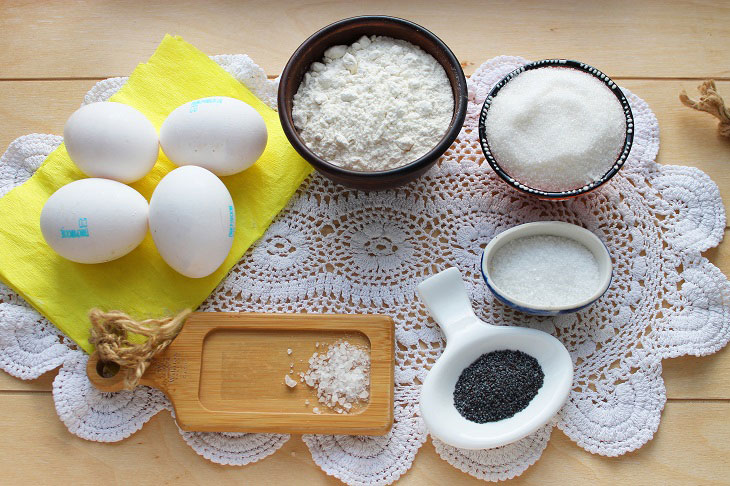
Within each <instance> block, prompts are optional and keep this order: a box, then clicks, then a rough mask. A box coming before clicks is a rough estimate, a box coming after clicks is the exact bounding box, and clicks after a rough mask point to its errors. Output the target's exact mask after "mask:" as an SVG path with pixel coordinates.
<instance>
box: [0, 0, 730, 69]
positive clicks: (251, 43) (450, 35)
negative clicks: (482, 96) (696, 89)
mask: <svg viewBox="0 0 730 486" xmlns="http://www.w3.org/2000/svg"><path fill="white" fill-rule="evenodd" d="M668 3H669V2H666V1H661V0H652V1H647V2H634V1H631V0H619V1H615V2H611V4H610V7H608V6H606V5H605V4H603V3H602V2H574V1H571V0H556V1H553V2H542V1H540V0H531V1H521V2H511V1H508V0H501V1H494V2H489V3H488V4H475V3H473V2H470V1H469V0H458V1H454V2H442V1H440V0H421V1H418V2H392V1H389V0H373V1H370V2H356V1H349V2H339V1H334V0H328V1H320V2H315V1H313V0H309V1H307V2H290V1H286V0H269V1H265V2H261V1H248V2H240V1H238V0H215V1H211V2H206V5H205V9H204V10H202V9H201V8H200V4H199V2H196V1H190V0H188V1H184V2H176V3H175V4H174V6H173V5H172V4H169V3H166V2H153V3H149V2H145V1H143V0H136V1H128V2H95V1H93V0H82V1H75V2H68V1H65V0H55V1H52V2H30V1H24V0H11V1H5V2H2V4H0V32H2V35H0V65H2V66H3V69H2V73H0V77H3V78H47V77H97V78H103V77H109V76H120V75H125V74H127V73H129V72H131V70H132V69H133V68H134V66H135V65H136V64H137V63H139V62H142V61H144V60H145V59H147V58H148V57H149V56H150V55H151V54H152V52H153V51H154V49H155V47H156V46H157V44H158V43H159V42H160V40H161V38H162V36H163V35H164V34H165V33H166V32H169V33H172V34H179V35H182V36H183V37H184V38H185V39H187V40H188V41H189V42H191V43H193V44H194V45H196V46H197V47H198V48H200V49H202V50H203V51H204V52H206V53H209V54H236V53H246V54H249V55H250V56H251V57H252V58H253V59H254V60H255V61H256V62H258V63H260V64H261V65H262V66H263V67H264V69H265V70H266V71H267V72H269V73H276V74H278V73H280V72H281V70H282V69H283V67H284V64H285V63H286V61H287V60H288V59H289V56H290V55H291V53H292V52H293V51H294V50H295V49H296V47H297V46H299V44H300V43H301V42H302V41H303V40H304V39H306V38H307V37H308V36H309V35H310V34H312V33H313V32H315V31H316V30H317V29H319V28H321V27H323V26H325V25H327V24H329V23H331V22H333V21H335V20H338V19H342V18H346V17H351V16H354V15H362V14H372V13H380V14H386V15H394V16H399V17H405V18H408V19H410V20H413V21H415V22H417V23H420V24H422V25H423V26H425V27H426V28H428V29H430V30H432V31H433V32H435V33H436V34H437V35H439V36H440V37H442V38H443V40H444V41H445V42H446V43H447V44H448V45H450V46H451V47H452V48H453V50H454V52H455V53H456V55H457V57H459V59H460V60H461V61H462V62H464V63H465V64H466V66H467V72H471V71H472V70H473V69H474V68H475V67H476V65H477V64H478V63H480V62H482V61H484V60H485V59H487V58H489V57H492V56H495V55H499V54H508V55H520V56H524V57H528V58H532V59H544V58H548V57H554V56H556V55H559V56H563V57H568V58H575V59H579V60H582V61H585V62H588V63H590V64H593V65H595V66H596V67H599V68H600V69H602V70H604V71H605V72H607V73H608V74H609V75H612V76H632V77H639V76H652V77H704V76H716V77H718V76H724V77H728V76H730V63H729V62H728V57H727V52H726V47H727V39H728V38H730V24H729V23H728V22H727V19H728V17H729V16H730V4H728V3H727V2H724V1H723V0H713V1H704V2H679V1H673V2H671V3H672V5H668Z"/></svg>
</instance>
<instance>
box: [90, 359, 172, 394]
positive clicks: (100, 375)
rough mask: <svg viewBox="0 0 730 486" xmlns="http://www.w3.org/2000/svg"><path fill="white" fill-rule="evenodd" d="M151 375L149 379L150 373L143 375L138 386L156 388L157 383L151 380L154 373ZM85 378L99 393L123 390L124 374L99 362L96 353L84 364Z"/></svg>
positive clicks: (110, 363) (114, 364)
mask: <svg viewBox="0 0 730 486" xmlns="http://www.w3.org/2000/svg"><path fill="white" fill-rule="evenodd" d="M153 362H154V359H153ZM148 370H149V368H148ZM152 375H153V377H152V378H151V377H150V373H145V374H144V375H143V376H142V379H141V380H139V385H147V386H155V387H156V386H157V383H155V382H154V379H153V378H154V373H153V374H152ZM86 376H88V377H89V381H90V382H91V384H92V385H94V386H95V387H96V389H97V390H99V391H102V392H118V391H122V390H124V373H122V370H121V368H120V367H119V365H118V364H116V363H113V362H109V361H106V362H105V361H101V360H100V359H99V353H97V352H94V354H92V355H91V356H89V361H88V363H86ZM158 388H159V387H158Z"/></svg>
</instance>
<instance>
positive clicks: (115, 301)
mask: <svg viewBox="0 0 730 486" xmlns="http://www.w3.org/2000/svg"><path fill="white" fill-rule="evenodd" d="M208 96H230V97H232V98H238V99H240V100H242V101H245V102H246V103H248V104H249V105H251V106H252V107H253V108H255V109H256V111H258V112H259V113H260V114H261V116H262V117H263V118H264V121H265V122H266V126H267V128H268V132H269V140H268V144H267V146H266V150H265V152H264V154H263V155H262V156H261V158H260V159H259V160H258V161H257V162H256V164H254V165H253V166H252V167H251V168H249V169H248V170H246V171H244V172H242V173H240V174H237V175H233V176H228V177H222V178H221V180H222V181H223V182H224V183H225V185H226V187H228V190H229V191H230V193H231V196H232V197H233V202H234V204H235V207H236V234H235V238H234V240H233V249H232V250H231V253H230V254H229V255H228V258H227V259H226V261H225V262H224V263H223V265H221V267H220V268H219V269H218V270H217V271H216V272H215V273H213V274H212V275H210V276H208V277H205V278H202V279H191V278H187V277H184V276H182V275H180V274H178V273H177V272H175V271H174V270H173V269H172V268H170V267H169V266H168V265H167V264H166V263H165V262H164V261H163V260H162V258H161V257H160V255H159V253H158V252H157V250H156V248H155V245H154V243H153V241H152V237H151V236H150V235H149V233H148V234H147V237H146V238H145V240H144V241H143V242H142V244H141V245H140V246H139V247H138V248H137V249H136V250H134V251H133V252H131V253H130V254H128V255H126V256H124V257H122V258H120V259H119V260H115V261H112V262H108V263H100V264H96V265H84V264H81V263H73V262H70V261H68V260H65V259H64V258H62V257H60V256H59V255H57V254H56V253H55V252H54V251H53V250H52V249H51V248H50V247H49V246H48V245H47V244H46V242H45V240H44V239H43V236H42V234H41V231H40V224H39V219H40V213H41V209H42V208H43V204H44V203H45V202H46V200H47V199H48V198H49V197H50V195H51V194H53V193H54V192H55V191H56V190H57V189H58V188H60V187H61V186H63V185H65V184H68V183H69V182H72V181H75V180H77V179H83V178H84V177H85V176H84V174H83V173H81V172H80V171H79V170H78V169H77V168H76V166H75V165H74V164H73V163H72V162H71V159H70V158H69V156H68V153H67V152H66V148H65V147H64V146H63V145H61V146H60V147H58V149H56V150H55V151H54V152H53V153H51V154H50V155H49V156H48V158H47V159H46V161H45V162H44V163H43V165H42V166H41V167H40V168H39V169H38V170H37V171H36V173H35V174H34V175H33V177H31V178H30V179H29V180H28V181H27V182H26V183H25V184H23V185H21V186H19V187H17V188H15V189H13V190H12V191H10V192H9V193H8V194H7V195H6V196H5V197H3V198H0V279H2V281H3V282H5V283H6V284H7V285H8V286H10V287H11V288H12V289H14V290H15V291H16V292H18V293H19V294H20V295H21V296H22V297H23V298H24V299H25V300H26V301H28V302H29V303H30V304H31V305H33V307H35V308H36V309H37V310H38V311H39V312H40V313H41V314H43V315H44V316H46V317H47V318H48V319H49V320H50V321H51V322H52V323H53V324H55V325H56V326H57V327H58V328H59V329H61V330H62V331H63V332H65V333H66V334H67V335H68V336H69V337H70V338H71V339H73V340H74V341H76V343H78V344H79V345H80V346H81V347H82V348H83V349H84V350H86V351H87V352H91V351H92V350H93V347H92V346H91V345H90V344H89V341H88V337H89V320H88V317H87V313H88V311H89V309H91V308H92V307H100V308H101V309H103V310H112V309H119V310H122V311H125V312H127V313H129V314H130V315H131V316H132V317H134V318H137V319H143V318H151V317H161V316H165V315H169V314H172V313H176V312H178V311H181V310H182V309H184V308H186V307H192V308H196V307H198V306H199V305H200V303H201V302H202V301H203V300H205V298H206V297H207V296H208V295H209V294H210V293H211V292H212V291H213V290H214V289H215V287H216V286H217V285H218V283H220V281H221V280H222V279H223V278H224V277H225V275H226V274H227V273H228V271H229V270H230V269H231V267H232V266H233V265H234V264H235V263H236V262H238V260H239V259H240V258H241V257H242V256H243V254H244V252H245V251H246V250H247V249H248V247H249V246H251V244H252V243H253V242H254V241H255V240H256V239H258V238H259V237H260V236H261V235H262V234H263V232H264V231H265V230H266V228H267V227H268V226H269V224H270V223H271V221H272V219H273V218H274V217H275V216H276V214H277V213H278V212H279V211H280V210H281V209H282V208H283V207H284V205H286V203H287V201H289V198H290V197H291V196H292V195H293V194H294V192H295V191H296V189H297V187H299V185H300V184H301V182H302V181H303V180H304V179H305V178H306V176H307V175H308V174H309V173H310V171H311V167H310V166H309V164H307V162H306V161H304V159H302V158H301V157H300V156H299V155H298V154H297V153H296V152H295V151H294V149H293V148H292V147H291V145H290V144H289V142H288V140H287V139H286V136H285V135H284V132H283V131H282V129H281V125H280V123H279V117H278V115H277V113H276V112H275V111H274V110H272V109H271V108H269V107H268V106H266V105H265V104H264V103H263V102H261V100H259V99H258V98H256V97H255V96H254V95H253V94H252V93H251V92H250V91H249V90H248V89H247V88H246V87H245V86H244V85H242V84H241V83H239V82H238V81H236V79H234V78H233V77H232V76H231V75H229V74H228V73H226V72H225V71H224V70H223V69H222V68H221V67H220V66H218V65H217V64H216V63H215V62H213V61H212V60H210V58H208V56H206V55H205V54H204V53H202V52H201V51H199V50H197V49H196V48H195V47H193V46H192V45H190V44H188V43H187V42H185V41H183V40H182V39H181V38H180V37H171V36H166V37H165V39H164V40H163V41H162V43H161V44H160V46H159V47H158V49H157V51H156V52H155V53H154V55H153V56H152V57H151V58H150V60H149V62H147V63H146V64H140V65H139V66H138V67H137V68H136V69H135V70H134V72H133V73H132V76H131V77H130V78H129V81H128V82H127V83H126V84H125V85H124V87H122V89H121V90H120V91H119V92H118V93H116V94H115V95H114V96H112V98H111V101H116V102H120V103H126V104H128V105H131V106H133V107H135V108H137V109H138V110H139V111H141V112H142V113H144V115H145V116H146V117H147V118H149V120H150V121H151V122H152V124H153V125H155V127H156V128H157V129H158V130H159V128H160V125H161V124H162V122H163V121H164V120H165V118H166V117H167V115H168V114H169V113H170V112H171V111H172V110H174V109H175V108H177V107H178V106H180V105H182V104H183V103H187V102H189V101H192V100H194V99H198V98H205V97H208ZM69 115H70V113H69ZM174 168H175V165H173V164H172V163H171V162H170V161H169V160H168V159H167V158H166V157H165V156H164V154H163V153H162V152H161V151H160V155H159V158H158V159H157V164H156V165H155V167H154V168H153V170H152V171H151V172H150V173H149V174H148V175H147V176H145V177H144V178H143V179H142V180H140V181H138V182H136V183H134V184H131V186H132V187H133V188H135V189H136V190H138V191H139V192H140V193H141V194H142V195H143V196H144V197H145V198H146V199H147V200H148V201H149V199H150V196H151V195H152V191H153V190H154V189H155V186H156V185H157V183H158V182H159V181H160V179H162V177H163V176H164V175H165V174H167V173H168V172H169V171H170V170H172V169H174Z"/></svg>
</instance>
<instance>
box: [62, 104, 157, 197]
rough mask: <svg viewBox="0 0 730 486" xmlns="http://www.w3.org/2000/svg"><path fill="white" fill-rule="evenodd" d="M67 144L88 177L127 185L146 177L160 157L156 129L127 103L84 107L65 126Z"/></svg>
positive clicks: (72, 155)
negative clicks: (101, 178) (111, 180)
mask: <svg viewBox="0 0 730 486" xmlns="http://www.w3.org/2000/svg"><path fill="white" fill-rule="evenodd" d="M63 141H64V143H65V144H66V150H67V151H68V155H69V156H70V157H71V160H72V161H73V162H74V164H76V165H77V166H78V168H79V169H81V171H82V172H83V173H84V174H86V175H88V176H90V177H103V178H105V179H114V180H115V181H119V182H125V183H130V182H134V181H136V180H139V179H141V178H142V177H144V176H145V175H146V174H147V173H148V172H149V171H150V170H152V167H153V166H154V165H155V162H156V161H157V156H158V154H159V143H158V139H157V131H156V130H155V127H154V126H153V125H152V123H151V122H150V121H149V120H148V119H147V118H146V117H145V116H144V115H143V114H142V113H140V112H139V111H138V110H136V109H134V108H132V107H131V106H129V105H125V104H123V103H113V102H101V103H91V104H89V105H85V106H82V107H81V108H79V109H78V110H76V111H75V112H74V113H73V115H71V117H70V118H69V119H68V121H67V122H66V125H65V126H64V127H63Z"/></svg>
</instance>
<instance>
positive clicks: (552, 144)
mask: <svg viewBox="0 0 730 486" xmlns="http://www.w3.org/2000/svg"><path fill="white" fill-rule="evenodd" d="M485 129H486V135H487V142H488V143H489V148H490V150H491V152H492V154H493V156H494V158H495V159H496V161H497V163H498V164H499V166H500V167H501V168H502V169H503V170H504V171H505V172H506V173H507V174H509V175H510V176H511V177H513V178H515V179H516V180H517V181H519V182H521V183H523V184H525V185H527V186H529V187H532V188H534V189H539V190H543V191H567V190H572V189H577V188H580V187H582V186H584V185H585V184H588V183H591V182H593V181H595V180H598V179H600V178H601V177H602V176H603V175H604V174H605V173H606V172H608V170H609V169H610V168H611V166H612V165H613V164H614V163H615V162H616V159H617V158H618V156H619V154H620V153H621V150H622V148H623V144H624V141H625V138H626V116H625V114H624V111H623V108H622V106H621V103H620V102H619V100H618V99H617V98H616V96H615V95H614V94H613V93H612V92H611V90H610V89H609V88H608V86H606V85H605V84H604V83H603V82H602V81H600V80H598V79H596V78H595V77H593V76H591V75H590V74H587V73H584V72H581V71H578V70H575V69H571V68H556V67H545V68H539V69H533V70H529V71H525V72H523V73H520V74H519V75H517V76H516V77H515V78H513V79H512V80H510V81H509V82H508V83H507V84H505V85H504V87H503V88H502V89H501V90H500V91H499V92H498V93H497V95H496V96H495V97H494V100H493V101H492V104H491V106H490V107H489V110H488V112H487V119H486V125H485Z"/></svg>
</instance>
